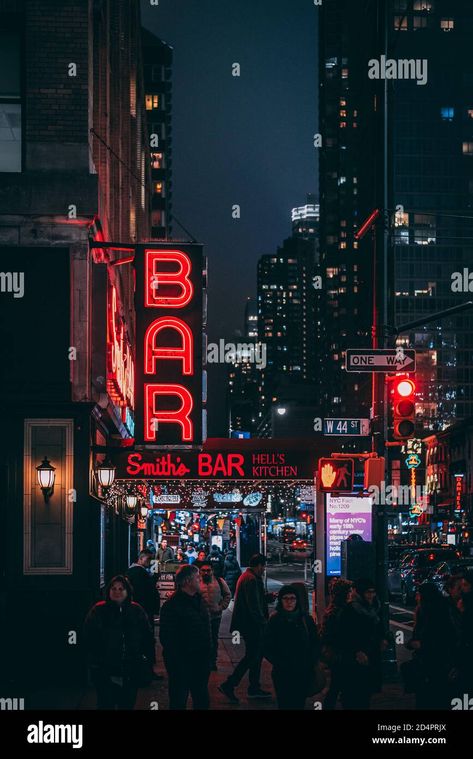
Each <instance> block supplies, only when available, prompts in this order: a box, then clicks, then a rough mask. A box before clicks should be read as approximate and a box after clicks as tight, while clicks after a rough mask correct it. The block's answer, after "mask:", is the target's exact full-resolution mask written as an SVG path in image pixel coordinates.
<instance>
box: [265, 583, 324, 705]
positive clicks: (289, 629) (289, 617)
mask: <svg viewBox="0 0 473 759" xmlns="http://www.w3.org/2000/svg"><path fill="white" fill-rule="evenodd" d="M264 655H265V657H266V659H267V660H268V661H269V662H271V664H272V665H273V670H272V673H271V677H272V679H273V683H274V689H275V691H276V699H277V702H278V709H288V710H302V709H304V705H305V701H306V698H307V696H309V695H312V693H311V692H310V691H311V684H312V682H313V679H314V672H315V668H316V666H317V664H318V661H319V659H320V643H319V636H318V633H317V628H316V626H315V623H314V620H313V619H312V617H311V616H310V614H307V613H306V612H305V611H304V610H303V609H301V606H300V603H299V600H298V593H297V590H296V589H295V588H294V587H293V586H292V585H285V586H283V587H282V588H281V590H280V591H279V594H278V604H277V606H276V611H275V612H274V613H273V614H272V615H271V617H270V619H269V623H268V625H267V627H266V632H265V639H264Z"/></svg>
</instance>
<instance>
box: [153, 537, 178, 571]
mask: <svg viewBox="0 0 473 759" xmlns="http://www.w3.org/2000/svg"><path fill="white" fill-rule="evenodd" d="M156 558H157V560H158V562H159V564H160V565H161V568H163V569H165V568H166V566H165V565H166V564H167V563H168V562H170V561H174V551H173V550H172V548H171V546H168V542H167V540H166V538H163V540H162V541H161V545H160V546H159V548H158V552H157V554H156Z"/></svg>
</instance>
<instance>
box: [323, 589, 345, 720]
mask: <svg viewBox="0 0 473 759" xmlns="http://www.w3.org/2000/svg"><path fill="white" fill-rule="evenodd" d="M352 592H353V585H352V583H351V582H350V581H349V580H344V579H342V578H338V577H337V578H335V580H334V581H333V582H332V585H331V588H330V603H329V605H328V606H327V608H326V609H325V612H324V616H323V619H322V624H321V631H320V635H321V643H322V656H323V659H324V661H325V662H326V664H327V665H328V667H329V669H330V685H329V689H328V693H327V695H326V696H325V699H324V703H323V708H324V710H327V711H331V710H333V709H335V706H336V703H337V699H338V696H339V693H340V691H341V687H342V653H343V645H342V640H343V635H342V620H343V612H344V610H345V609H346V607H347V606H348V604H349V603H350V601H351V598H352Z"/></svg>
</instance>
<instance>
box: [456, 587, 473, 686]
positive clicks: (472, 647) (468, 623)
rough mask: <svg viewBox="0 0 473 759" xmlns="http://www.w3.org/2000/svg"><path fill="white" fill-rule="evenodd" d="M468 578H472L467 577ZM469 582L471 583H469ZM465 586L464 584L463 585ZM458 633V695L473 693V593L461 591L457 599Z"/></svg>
mask: <svg viewBox="0 0 473 759" xmlns="http://www.w3.org/2000/svg"><path fill="white" fill-rule="evenodd" d="M468 579H469V580H471V579H472V578H471V577H469V578H468ZM469 584H471V583H469ZM465 587H466V586H465ZM458 608H459V612H460V635H459V641H458V647H457V652H456V665H457V666H456V668H457V670H458V680H457V682H456V683H455V685H456V690H457V691H459V694H458V695H459V696H460V697H462V695H463V694H464V693H468V694H470V696H471V694H472V693H473V593H471V591H467V592H463V593H462V595H461V598H460V599H459V601H458Z"/></svg>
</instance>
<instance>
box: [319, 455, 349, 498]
mask: <svg viewBox="0 0 473 759" xmlns="http://www.w3.org/2000/svg"><path fill="white" fill-rule="evenodd" d="M354 476H355V463H354V460H353V459H319V468H318V476H317V483H318V488H319V490H320V491H322V492H323V493H351V491H352V490H353V480H354Z"/></svg>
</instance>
